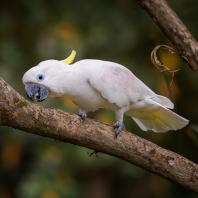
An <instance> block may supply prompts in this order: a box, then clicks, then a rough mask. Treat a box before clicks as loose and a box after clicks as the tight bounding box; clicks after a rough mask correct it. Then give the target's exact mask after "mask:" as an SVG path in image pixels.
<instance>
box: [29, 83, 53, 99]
mask: <svg viewBox="0 0 198 198" xmlns="http://www.w3.org/2000/svg"><path fill="white" fill-rule="evenodd" d="M25 92H26V95H27V97H28V98H29V99H30V100H32V101H35V100H36V101H38V102H42V101H44V100H45V99H46V98H47V96H48V95H49V93H50V90H49V88H47V87H45V86H43V85H39V84H34V83H28V84H26V85H25Z"/></svg>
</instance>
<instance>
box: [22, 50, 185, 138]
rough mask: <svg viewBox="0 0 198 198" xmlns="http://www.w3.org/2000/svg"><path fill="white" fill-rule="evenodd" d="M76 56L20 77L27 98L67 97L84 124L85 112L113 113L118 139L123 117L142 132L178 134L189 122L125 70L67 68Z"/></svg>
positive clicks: (100, 64)
mask: <svg viewBox="0 0 198 198" xmlns="http://www.w3.org/2000/svg"><path fill="white" fill-rule="evenodd" d="M75 54H76V52H75V51H72V53H71V55H70V56H69V57H68V58H67V59H65V60H62V61H58V60H46V61H43V62H41V63H39V64H38V65H37V66H35V67H33V68H31V69H29V70H28V71H27V72H26V73H25V74H24V76H23V83H24V85H25V91H26V94H27V97H28V98H29V99H30V100H32V101H34V100H36V101H39V102H41V101H43V100H45V99H46V98H47V97H66V98H68V99H71V100H72V101H73V102H74V104H76V105H77V106H78V107H79V111H78V112H77V114H78V115H79V116H81V117H82V119H83V120H85V119H86V118H87V112H89V111H95V110H97V109H99V108H105V109H110V110H113V111H114V112H115V117H116V122H115V124H114V125H113V126H114V128H116V137H117V135H118V134H119V133H120V132H121V131H122V130H123V129H125V126H124V124H123V116H124V114H126V115H127V116H131V117H132V119H133V120H134V121H135V122H136V123H137V124H138V125H139V127H140V128H141V129H142V130H143V131H148V130H152V131H154V132H166V131H169V130H178V129H181V128H183V127H184V126H186V125H187V124H188V120H187V119H185V118H183V117H181V116H179V115H177V114H176V113H174V112H172V111H170V110H169V109H172V108H173V107H174V105H173V103H172V102H171V101H170V100H169V99H168V98H166V97H164V96H160V95H157V94H155V93H154V92H153V91H152V90H151V89H150V88H148V87H147V86H146V85H145V84H144V83H143V82H142V81H140V80H139V79H138V78H137V77H136V76H135V75H134V74H133V73H132V72H131V71H130V70H128V69H127V68H126V67H124V66H122V65H120V64H117V63H113V62H108V61H102V60H91V59H87V60H81V61H78V62H76V63H74V64H72V65H71V64H70V63H71V62H72V61H73V59H74V57H75Z"/></svg>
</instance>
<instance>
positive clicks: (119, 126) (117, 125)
mask: <svg viewBox="0 0 198 198" xmlns="http://www.w3.org/2000/svg"><path fill="white" fill-rule="evenodd" d="M113 128H114V129H117V131H116V138H117V136H118V134H119V133H120V132H121V131H122V130H124V129H125V126H124V124H123V123H122V122H120V121H116V123H115V124H114V125H113Z"/></svg>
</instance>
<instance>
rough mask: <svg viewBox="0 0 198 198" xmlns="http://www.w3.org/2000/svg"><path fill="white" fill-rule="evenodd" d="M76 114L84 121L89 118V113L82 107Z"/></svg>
mask: <svg viewBox="0 0 198 198" xmlns="http://www.w3.org/2000/svg"><path fill="white" fill-rule="evenodd" d="M76 114H77V115H79V116H80V117H81V118H82V120H83V121H85V120H86V118H87V113H86V112H85V111H84V110H82V109H79V110H78V111H77V113H76Z"/></svg>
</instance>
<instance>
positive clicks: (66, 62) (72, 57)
mask: <svg viewBox="0 0 198 198" xmlns="http://www.w3.org/2000/svg"><path fill="white" fill-rule="evenodd" d="M75 56H76V51H74V50H72V53H71V54H70V56H69V57H68V58H66V59H65V60H63V63H65V64H67V65H69V64H71V63H72V62H73V60H74V58H75Z"/></svg>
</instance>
